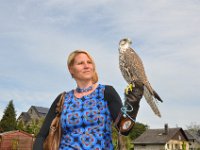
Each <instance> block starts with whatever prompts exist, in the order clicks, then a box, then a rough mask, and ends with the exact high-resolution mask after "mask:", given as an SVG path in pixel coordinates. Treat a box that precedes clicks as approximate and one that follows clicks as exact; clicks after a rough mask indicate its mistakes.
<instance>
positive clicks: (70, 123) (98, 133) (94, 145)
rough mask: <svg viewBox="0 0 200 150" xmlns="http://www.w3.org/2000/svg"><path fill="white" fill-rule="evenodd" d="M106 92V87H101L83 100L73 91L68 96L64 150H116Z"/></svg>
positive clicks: (63, 116)
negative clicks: (113, 142) (114, 149)
mask: <svg viewBox="0 0 200 150" xmlns="http://www.w3.org/2000/svg"><path fill="white" fill-rule="evenodd" d="M104 91H105V85H101V84H99V85H98V87H97V88H96V90H94V91H93V92H92V93H91V94H89V95H87V96H83V97H81V98H76V97H75V96H74V91H73V90H72V91H70V92H68V93H67V94H66V97H65V102H64V106H63V112H62V114H61V126H62V137H61V143H60V148H59V149H60V150H113V144H112V126H111V123H112V117H111V113H110V111H109V107H108V101H107V100H106V99H105V96H104Z"/></svg>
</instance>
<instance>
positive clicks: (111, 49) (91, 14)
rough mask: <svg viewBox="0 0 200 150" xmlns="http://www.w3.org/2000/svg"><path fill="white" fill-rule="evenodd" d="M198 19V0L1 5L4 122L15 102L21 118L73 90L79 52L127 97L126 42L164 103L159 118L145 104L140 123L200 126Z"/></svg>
mask: <svg viewBox="0 0 200 150" xmlns="http://www.w3.org/2000/svg"><path fill="white" fill-rule="evenodd" d="M199 16H200V1H199V0H160V1H158V0H143V1H137V0H132V1H129V0H124V1H121V0H101V1H93V0H84V1H81V2H80V1H78V0H68V1H65V0H29V1H27V0H20V1H18V0H16V1H12V0H1V1H0V21H1V23H0V118H1V117H2V115H3V111H4V109H5V107H6V106H7V104H8V102H9V101H10V100H11V99H12V100H13V102H14V105H15V108H16V111H17V116H18V115H19V114H20V113H21V112H24V111H27V110H28V109H29V108H30V106H31V105H36V106H43V107H50V105H51V103H52V102H53V100H54V99H55V97H56V96H57V95H58V94H59V93H61V92H62V91H68V90H70V89H72V88H74V87H75V82H74V80H73V79H72V78H71V76H70V74H69V73H68V70H67V68H66V59H67V56H68V54H69V53H70V52H71V51H72V50H75V49H85V50H88V51H89V52H90V53H91V55H92V56H93V57H94V59H95V62H96V65H97V71H98V74H99V83H102V84H110V85H113V86H114V87H115V89H116V90H117V91H118V93H119V94H120V95H121V97H122V98H123V90H124V88H125V87H126V85H127V84H126V82H125V81H124V79H123V77H122V75H121V72H120V70H119V67H118V42H119V40H120V39H122V38H124V37H129V38H130V39H132V41H133V45H132V47H133V48H134V49H135V50H136V52H137V53H138V54H139V55H140V57H141V58H142V60H143V63H144V67H145V70H146V74H147V76H148V78H149V81H150V83H151V85H152V86H153V88H154V89H155V90H156V91H157V93H159V95H160V96H161V97H162V99H163V100H164V103H159V104H158V107H159V109H160V111H161V114H162V118H158V117H157V116H155V115H154V113H153V112H152V110H151V109H150V107H149V106H148V104H147V103H146V101H145V99H144V98H143V99H142V101H141V106H140V110H139V113H138V117H137V121H138V122H141V123H144V124H147V125H149V126H150V128H162V127H164V124H165V123H168V125H169V127H176V126H179V127H182V128H186V127H187V126H188V125H190V124H191V123H197V124H200V120H199V119H198V118H199V117H198V116H197V115H198V114H200V109H199V106H200V101H199V98H200V92H198V90H199V89H200V78H199V77H200V70H199V68H200V59H199V57H200V28H199V24H200V17H199Z"/></svg>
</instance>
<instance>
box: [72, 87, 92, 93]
mask: <svg viewBox="0 0 200 150" xmlns="http://www.w3.org/2000/svg"><path fill="white" fill-rule="evenodd" d="M92 87H93V85H91V86H89V87H87V88H79V87H77V88H76V92H78V93H83V92H88V91H91V90H92Z"/></svg>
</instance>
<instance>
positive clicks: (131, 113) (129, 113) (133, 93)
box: [115, 81, 144, 135]
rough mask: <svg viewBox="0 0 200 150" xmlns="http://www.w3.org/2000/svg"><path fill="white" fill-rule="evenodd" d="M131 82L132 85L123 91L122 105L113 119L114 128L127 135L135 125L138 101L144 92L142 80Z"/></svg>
mask: <svg viewBox="0 0 200 150" xmlns="http://www.w3.org/2000/svg"><path fill="white" fill-rule="evenodd" d="M131 84H132V85H133V86H132V89H129V90H128V92H124V96H125V102H124V106H123V107H122V108H121V112H120V113H119V115H118V117H117V119H116V121H115V125H116V128H117V130H118V132H119V133H120V134H122V135H128V133H129V131H130V130H131V129H132V127H133V126H134V125H135V119H136V117H137V113H138V110H139V103H140V100H141V98H142V96H143V92H144V84H143V83H142V82H139V81H135V82H132V83H131Z"/></svg>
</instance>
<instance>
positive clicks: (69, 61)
mask: <svg viewBox="0 0 200 150" xmlns="http://www.w3.org/2000/svg"><path fill="white" fill-rule="evenodd" d="M81 53H82V54H85V55H87V56H88V58H89V59H90V60H91V61H92V64H93V66H94V75H93V77H92V81H93V83H96V82H97V81H98V75H97V72H96V65H95V63H94V60H93V58H92V56H91V55H90V54H89V53H88V52H87V51H85V50H75V51H73V52H71V53H70V54H69V56H68V59H67V66H68V69H69V68H70V67H72V66H73V64H74V60H75V57H76V56H77V55H78V54H81Z"/></svg>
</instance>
